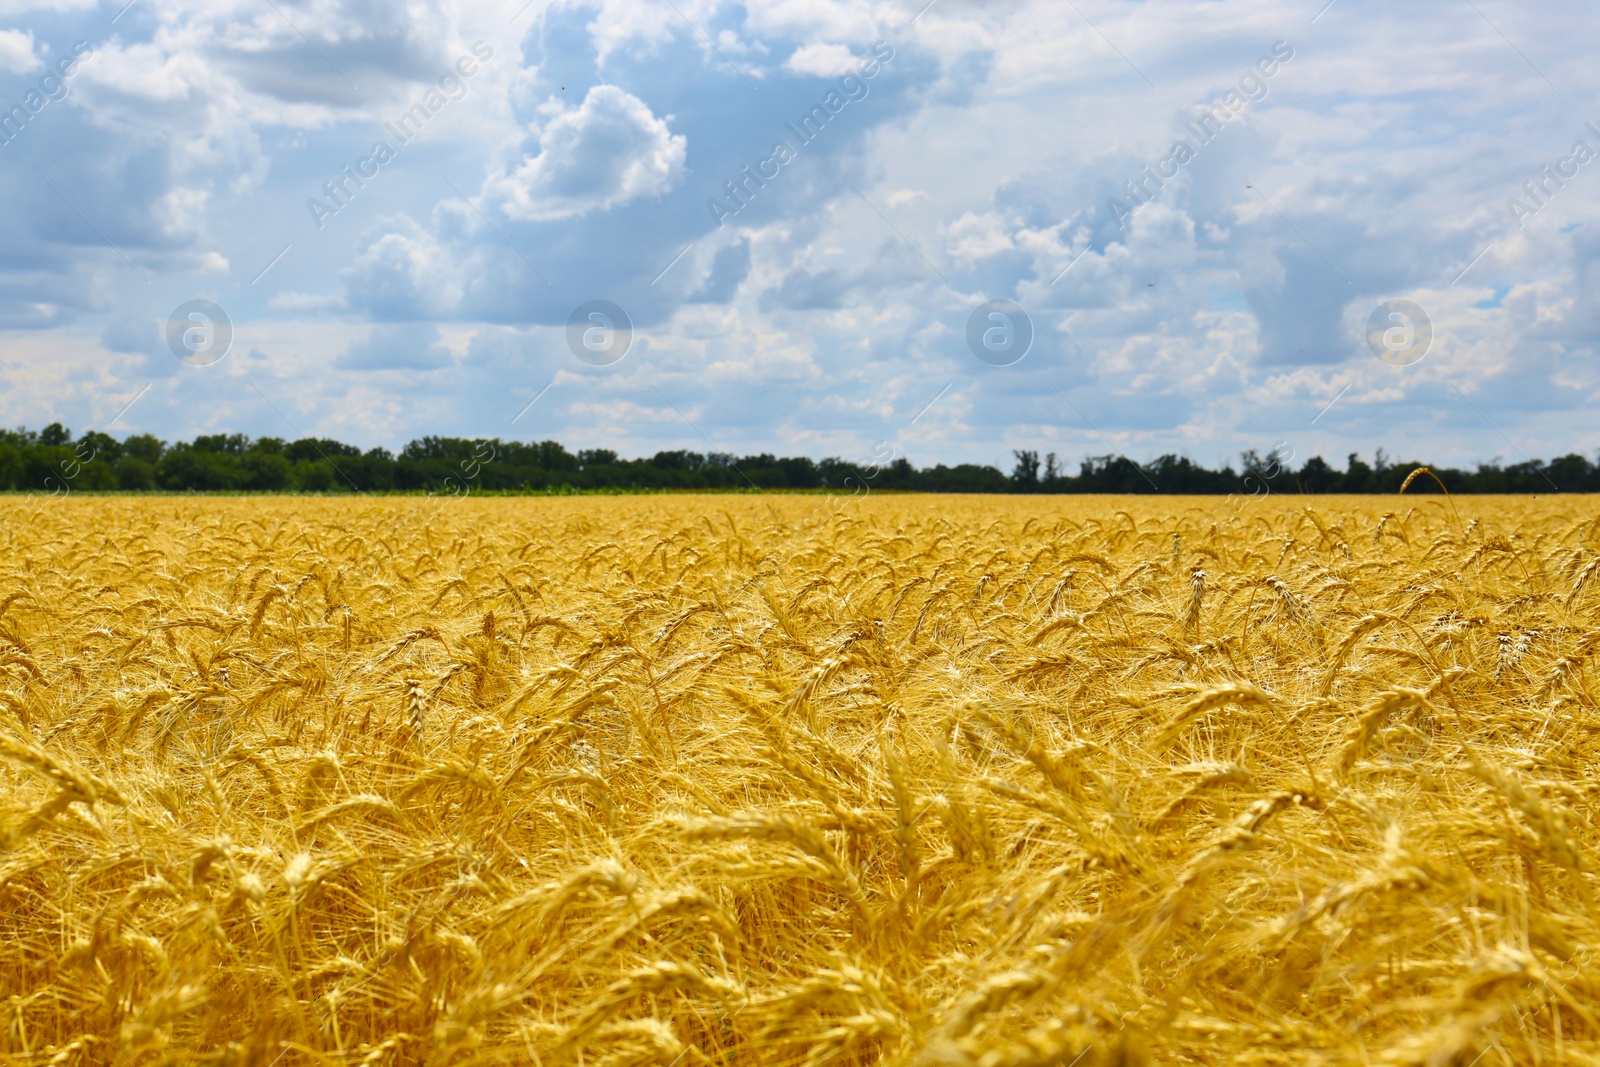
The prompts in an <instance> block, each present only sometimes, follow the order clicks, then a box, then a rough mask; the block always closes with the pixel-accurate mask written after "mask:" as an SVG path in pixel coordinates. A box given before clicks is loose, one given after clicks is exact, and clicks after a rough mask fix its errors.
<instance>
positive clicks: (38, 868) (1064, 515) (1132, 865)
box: [0, 495, 1600, 1067]
mask: <svg viewBox="0 0 1600 1067" xmlns="http://www.w3.org/2000/svg"><path fill="white" fill-rule="evenodd" d="M1456 509H1459V511H1457V510H1456ZM1597 516H1600V513H1597V511H1596V508H1595V505H1594V504H1593V502H1592V501H1591V500H1590V499H1588V498H1583V497H1549V498H1538V499H1529V498H1520V499H1506V498H1484V497H1475V498H1468V499H1464V500H1463V499H1458V500H1457V501H1456V503H1455V508H1452V507H1451V506H1449V505H1448V504H1447V503H1446V501H1445V500H1444V499H1443V498H1442V497H1425V498H1413V497H1405V498H1395V497H1386V498H1381V499H1380V498H1372V497H1365V498H1308V497H1280V496H1272V497H1268V498H1265V499H1260V500H1254V501H1241V500H1238V499H1234V500H1230V501H1227V502H1224V501H1223V500H1222V499H1221V498H1206V499H1198V498H1191V499H1174V498H1166V499H1151V498H1144V499H1133V498H1115V497H1098V498H1087V499H1086V498H1028V497H1012V498H1004V499H997V498H970V497H969V498H952V497H889V496H878V495H874V496H871V497H868V498H863V499H857V500H831V501H828V500H824V499H822V498H820V497H783V496H777V497H755V496H737V497H735V496H728V497H671V498H666V497H633V498H603V499H597V498H579V499H506V500H476V499H471V498H467V499H447V500H440V499H419V498H411V499H343V500H338V499H291V498H272V499H193V498H189V499H184V498H170V497H169V498H150V499H143V500H134V499H87V498H86V499H79V498H70V497H69V498H66V499H61V500H54V501H44V502H38V501H24V500H21V499H20V498H11V499H9V500H7V501H6V502H5V505H4V517H3V518H0V541H3V549H0V573H3V584H0V604H3V607H0V753H3V755H4V757H5V759H4V763H3V766H0V782H3V789H0V803H3V808H0V849H3V851H0V1007H3V1013H4V1015H3V1019H0V1060H3V1061H4V1062H7V1063H15V1064H47V1063H49V1064H77V1063H97V1064H125V1065H127V1064H153V1063H158V1062H186V1063H187V1062H210V1063H217V1064H240V1065H243V1064H252V1065H259V1067H267V1065H269V1064H274V1063H276V1064H283V1065H289V1064H337V1065H344V1064H350V1065H354V1064H392V1063H424V1062H427V1063H447V1062H448V1063H506V1064H510V1063H516V1064H526V1063H538V1064H567V1063H571V1064H584V1065H599V1064H623V1063H660V1064H681V1065H690V1064H698V1063H707V1062H709V1063H718V1064H724V1063H726V1064H735V1063H737V1064H791V1063H792V1064H802V1063H803V1064H813V1065H822V1064H830V1063H838V1064H865V1063H890V1064H905V1065H910V1064H926V1065H934V1064H938V1065H974V1067H977V1065H982V1067H1013V1065H1014V1067H1022V1065H1025V1064H1061V1065H1066V1064H1071V1063H1077V1064H1080V1065H1083V1067H1090V1065H1095V1064H1110V1063H1144V1062H1149V1063H1205V1064H1217V1065H1222V1064H1257V1063H1261V1064H1265V1063H1307V1064H1309V1063H1317V1064H1352V1065H1353V1064H1416V1065H1424V1064H1430V1065H1448V1064H1455V1065H1460V1067H1465V1065H1467V1064H1470V1063H1474V1062H1476V1063H1481V1064H1552V1065H1553V1064H1563V1063H1566V1064H1584V1063H1588V1064H1594V1063H1600V1018H1597V1016H1600V910H1597V904H1596V894H1597V892H1600V883H1597V881H1596V878H1595V873H1594V872H1595V864H1596V858H1597V852H1596V846H1597V845H1600V831H1597V829H1596V823H1597V822H1600V804H1597V799H1600V797H1597V793H1600V747H1597V730H1600V711H1597V707H1596V701H1595V696H1594V693H1595V682H1594V680H1593V671H1594V664H1593V662H1592V661H1593V659H1594V658H1595V657H1594V653H1595V651H1596V649H1597V647H1600V618H1597V613H1600V576H1597V574H1596V572H1597V570H1600V554H1597V553H1600V517H1597Z"/></svg>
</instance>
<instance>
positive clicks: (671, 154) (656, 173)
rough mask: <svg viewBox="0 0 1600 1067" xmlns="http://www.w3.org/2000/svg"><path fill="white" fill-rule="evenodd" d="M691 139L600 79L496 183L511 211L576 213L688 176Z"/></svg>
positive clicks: (528, 216) (661, 189) (519, 215)
mask: <svg viewBox="0 0 1600 1067" xmlns="http://www.w3.org/2000/svg"><path fill="white" fill-rule="evenodd" d="M686 153H687V141H686V139H685V138H684V137H683V136H682V135H679V134H674V133H673V132H672V131H671V130H670V129H669V128H668V126H667V123H666V122H665V121H664V120H662V119H659V118H657V117H656V116H655V115H654V114H652V113H651V111H650V108H649V107H647V106H646V105H645V103H644V101H642V100H640V99H639V98H638V97H636V96H634V95H633V94H632V93H628V92H625V91H623V90H622V89H620V88H618V87H617V86H615V85H597V86H595V87H593V88H592V89H590V90H589V92H588V93H587V94H586V95H585V96H584V98H583V103H582V104H580V105H579V106H578V107H576V108H571V109H559V110H558V111H557V112H556V114H555V115H554V116H553V117H551V118H548V119H547V120H546V121H545V122H544V125H543V128H542V129H540V130H539V132H538V137H537V151H536V152H534V153H533V154H531V155H528V156H525V157H523V158H522V159H520V160H518V161H517V162H515V164H514V165H513V166H512V168H511V169H510V172H509V173H506V174H503V175H501V176H500V177H499V178H497V179H495V180H494V181H493V182H492V183H491V189H492V191H493V193H494V194H495V196H496V197H497V198H498V200H499V202H500V207H501V210H502V211H504V212H505V214H506V216H507V217H509V218H513V219H519V220H523V221H540V222H546V221H552V220H557V219H568V218H576V217H579V216H583V215H587V214H589V213H590V212H592V211H605V210H608V209H610V208H613V207H616V206H618V205H620V204H626V203H628V202H629V201H632V200H636V199H638V198H640V197H645V196H660V195H661V194H662V193H665V192H667V191H669V190H670V189H672V188H673V187H674V186H676V185H677V184H678V183H679V182H680V181H682V179H683V174H684V158H685V155H686Z"/></svg>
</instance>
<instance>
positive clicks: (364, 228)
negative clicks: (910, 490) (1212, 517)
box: [0, 0, 1600, 468]
mask: <svg viewBox="0 0 1600 1067" xmlns="http://www.w3.org/2000/svg"><path fill="white" fill-rule="evenodd" d="M125 2H126V0H111V2H99V0H0V108H4V109H6V112H7V114H6V115H4V116H0V117H3V118H4V120H5V124H4V126H3V127H0V133H3V136H4V138H5V141H4V143H3V144H0V187H3V194H4V201H3V202H4V204H5V205H6V210H5V211H4V212H3V213H0V382H3V386H0V390H3V391H0V422H4V423H5V424H7V425H28V426H31V427H34V428H38V427H40V426H42V425H44V424H45V423H47V422H50V421H57V420H59V421H61V422H64V423H66V424H67V425H68V426H69V427H71V428H72V429H74V430H75V431H78V430H83V429H88V428H100V429H108V430H110V431H111V432H113V433H115V434H118V435H119V436H120V435H123V434H127V433H138V432H153V433H156V434H158V435H161V436H163V437H166V438H168V439H172V438H186V437H189V436H192V435H194V434H196V433H202V432H222V431H229V432H231V431H242V432H245V433H248V434H251V435H254V436H262V435H272V436H280V437H296V436H302V435H318V436H324V435H325V436H332V437H337V438H341V439H343V440H346V441H350V442H353V443H358V444H361V445H366V446H370V445H388V446H390V447H393V446H396V445H398V444H402V443H404V442H405V441H407V440H409V439H412V438H414V437H418V436H421V435H423V434H430V433H432V434H451V435H460V436H484V437H503V438H513V437H514V438H521V439H544V438H555V439H558V440H561V441H563V442H565V443H566V444H568V445H569V446H570V447H573V448H579V447H613V448H617V449H618V450H619V451H621V452H623V453H624V454H627V455H637V454H648V453H650V452H653V451H655V450H657V449H660V448H680V447H687V448H692V449H696V450H700V451H706V450H710V449H713V448H714V449H717V450H727V451H735V452H740V453H745V452H752V451H773V452H778V453H785V454H795V453H804V454H810V455H813V456H822V455H841V456H845V457H848V458H865V457H871V456H873V455H874V454H877V455H880V456H881V455H882V454H883V450H884V449H885V448H892V449H893V450H894V451H895V452H897V453H899V454H906V455H909V456H910V457H911V458H912V460H913V461H915V462H917V463H919V464H924V465H925V464H929V463H932V462H936V461H937V462H980V463H992V464H995V465H998V466H1002V467H1005V468H1009V466H1010V458H1009V452H1010V450H1011V449H1013V448H1020V447H1033V448H1038V449H1040V450H1041V451H1052V450H1053V451H1056V452H1059V453H1061V454H1062V455H1063V456H1064V457H1066V458H1068V460H1069V461H1075V460H1076V459H1078V458H1080V457H1082V456H1084V455H1087V454H1102V453H1107V452H1110V451H1112V450H1113V449H1115V450H1118V451H1122V452H1124V453H1126V454H1128V455H1130V456H1132V457H1134V458H1136V459H1140V460H1143V459H1147V458H1149V457H1152V456H1154V455H1157V454H1160V453H1163V452H1169V451H1171V452H1179V453H1182V454H1186V455H1189V456H1191V457H1193V458H1194V459H1196V460H1198V461H1200V462H1204V463H1207V464H1215V463H1218V462H1220V461H1222V460H1225V459H1228V458H1230V457H1232V456H1234V455H1235V454H1236V453H1237V452H1238V451H1239V450H1240V449H1243V448H1249V447H1255V448H1258V449H1261V450H1263V451H1265V450H1266V449H1267V448H1270V447H1272V446H1273V445H1275V444H1277V443H1278V442H1283V443H1284V445H1285V447H1287V448H1290V449H1293V450H1294V452H1295V454H1296V455H1297V456H1298V457H1300V458H1302V459H1303V458H1306V457H1309V456H1310V455H1312V454H1316V453H1320V454H1322V455H1324V456H1327V457H1329V458H1330V459H1334V460H1335V461H1336V462H1337V464H1338V465H1340V466H1342V465H1343V463H1342V461H1343V457H1344V455H1345V454H1346V453H1348V452H1352V451H1355V452H1361V453H1363V454H1364V455H1370V454H1371V453H1372V451H1373V450H1374V449H1375V448H1377V447H1380V446H1381V447H1385V448H1386V449H1387V450H1388V451H1389V453H1390V454H1391V455H1402V456H1406V457H1413V458H1419V459H1426V460H1432V461H1435V462H1454V463H1465V462H1472V461H1479V460H1492V459H1495V458H1499V459H1500V460H1502V461H1503V462H1517V461H1519V460H1520V459H1522V458H1524V457H1525V456H1527V457H1533V456H1537V457H1544V458H1548V457H1551V456H1554V455H1557V454H1560V453H1564V452H1568V451H1575V450H1576V451H1584V452H1592V451H1593V450H1595V449H1596V448H1597V447H1600V425H1597V422H1596V420H1595V419H1594V418H1593V415H1592V412H1593V404H1594V401H1595V399H1596V392H1597V389H1600V374H1597V368H1596V357H1595V353H1596V343H1597V339H1600V317H1597V314H1596V305H1595V297H1596V294H1597V290H1600V270H1597V263H1600V133H1597V132H1594V131H1595V130H1600V104H1596V103H1594V101H1595V99H1596V96H1595V92H1594V90H1595V88H1596V84H1595V83H1596V82H1597V81H1600V72H1597V70H1596V68H1595V66H1594V63H1593V61H1592V57H1591V55H1590V52H1591V48H1592V42H1593V41H1594V40H1595V38H1596V33H1597V31H1600V12H1597V11H1595V10H1593V9H1592V8H1589V7H1588V6H1586V5H1574V4H1555V3H1545V4H1538V5H1527V4H1519V3H1513V2H1511V0H1416V2H1413V3H1408V4H1403V5H1402V4H1377V3H1373V2H1371V0H1334V2H1333V3H1332V4H1331V5H1327V6H1324V5H1325V4H1326V0H1305V2H1302V0H1292V2H1275V3H1268V2H1258V0H1223V2H1218V0H1142V2H1137V3H1135V2H1127V0H1015V2H1010V3H1005V4H983V3H975V2H972V0H934V2H933V3H932V4H930V5H928V6H926V7H924V6H923V5H924V3H926V0H744V2H743V3H734V2H722V0H578V2H550V0H532V2H531V3H526V0H507V2H504V3H501V2H497V0H485V2H482V3H477V2H471V0H459V2H450V0H411V2H409V3H405V4H399V3H395V2H393V0H207V2H205V3H193V2H191V3H178V2H174V0H134V2H133V3H132V4H129V5H128V6H126V7H124V6H123V5H124V3H125ZM524 5H526V6H524ZM808 116H809V122H806V121H803V120H805V119H806V118H807V117H808ZM1591 122H1592V123H1594V124H1595V126H1594V130H1591V129H1590V128H1589V127H1588V126H1587V125H1586V124H1587V123H1591ZM1580 142H1582V143H1583V144H1582V147H1581V148H1580V145H1579V143H1580ZM1180 145H1181V146H1182V148H1181V150H1180V149H1179V146H1180ZM195 301H205V302H209V304H195V303H193V302H195ZM595 301H605V302H608V303H606V304H598V305H597V304H595V303H594V302H595ZM995 301H1000V302H1009V303H1001V304H991V302H995ZM1387 301H1409V302H1410V304H1409V305H1406V304H1402V305H1387V304H1386V303H1385V302H1387ZM211 305H215V306H216V307H218V308H220V309H221V312H222V314H223V315H225V316H226V323H223V322H222V321H221V320H220V318H219V316H218V315H216V314H215V313H212V312H210V311H209V310H208V309H209V307H210V306H211ZM1380 305H1382V306H1381V307H1380ZM1411 305H1414V306H1415V308H1416V309H1420V312H1421V315H1420V316H1419V315H1418V314H1417V313H1416V312H1415V311H1412V310H1408V309H1409V308H1410V307H1411ZM196 307H198V308H200V309H201V310H200V312H198V314H200V315H201V316H202V317H200V318H195V319H190V318H189V317H188V315H189V309H193V308H196ZM612 308H617V309H620V310H621V312H622V313H623V315H625V316H626V320H625V321H623V320H622V319H620V318H618V317H617V316H616V315H615V313H614V312H613V311H612V310H611V309H612ZM596 309H598V310H596ZM591 312H593V313H595V314H599V315H601V316H602V317H601V318H599V319H590V318H589V315H590V313H591ZM1391 312H1393V313H1395V314H1398V315H1399V316H1400V317H1398V318H1391V317H1389V315H1390V314H1391ZM175 313H176V314H177V318H176V319H175V320H174V314H175ZM575 313H576V325H573V322H574V318H575ZM1375 313H1376V315H1377V319H1376V326H1375V327H1373V328H1369V322H1371V321H1373V320H1374V315H1375ZM607 316H609V317H607ZM993 316H998V317H993ZM169 322H174V323H175V325H172V326H170V327H169ZM629 325H631V336H630V335H629V333H628V330H627V327H628V326H629ZM230 331H231V337H229V336H228V334H229V333H230ZM1030 334H1031V341H1029V340H1028V339H1029V335H1030ZM625 338H626V339H627V347H626V350H625V352H623V350H622V342H623V340H624V339H625ZM224 340H226V343H227V348H226V352H225V354H224V353H222V352H221V343H222V342H223V341H224ZM1019 342H1027V349H1026V352H1025V353H1021V352H1020V344H1019ZM986 343H987V344H988V346H989V347H987V348H986V347H985V344H986ZM1424 343H1425V352H1424V351H1423V347H1424ZM586 345H587V347H586ZM175 353H177V354H175ZM219 354H220V355H221V358H220V359H217V358H216V356H217V355H219ZM617 354H621V358H620V359H617V360H615V361H611V360H612V357H613V356H615V355H617ZM1019 354H1020V355H1021V358H1020V359H1017V358H1016V357H1017V356H1018V355H1019ZM1380 355H1381V356H1384V357H1385V358H1382V359H1380V358H1379V356H1380ZM180 356H182V357H183V358H179V357H180ZM580 357H584V358H580ZM980 357H982V358H980ZM1418 357H1420V358H1418ZM1001 364H1003V365H1001ZM1395 364H1401V365H1395ZM130 401H131V402H132V403H131V406H130ZM530 402H531V405H530Z"/></svg>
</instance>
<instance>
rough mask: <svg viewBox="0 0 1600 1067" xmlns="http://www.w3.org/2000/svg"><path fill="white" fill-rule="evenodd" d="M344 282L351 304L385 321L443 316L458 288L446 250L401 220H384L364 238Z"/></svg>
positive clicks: (454, 305)
mask: <svg viewBox="0 0 1600 1067" xmlns="http://www.w3.org/2000/svg"><path fill="white" fill-rule="evenodd" d="M344 280H345V286H346V291H347V293H348V299H349V301H350V303H351V304H352V305H354V306H355V307H358V308H361V309H363V310H365V311H366V312H367V313H368V314H370V315H372V316H373V317H374V318H377V319H381V320H387V321H391V322H407V321H414V320H417V319H428V318H435V317H449V316H450V315H452V314H454V312H455V310H456V308H457V306H458V305H459V304H460V302H461V293H462V289H463V283H462V276H461V273H460V271H459V270H458V269H457V265H456V263H455V262H454V260H453V259H452V257H451V255H450V253H449V251H448V250H447V249H446V248H445V247H444V245H443V244H441V243H440V242H439V241H438V239H437V238H435V237H434V236H433V235H432V234H430V233H428V231H427V230H425V229H423V227H422V226H420V225H418V224H417V222H416V221H415V220H413V219H411V218H409V217H406V216H401V217H399V218H396V219H387V220H384V222H383V223H382V224H381V225H380V226H379V228H378V229H377V230H376V231H375V232H374V233H372V234H370V235H369V236H368V237H367V239H366V240H365V241H364V247H363V249H362V251H361V254H360V255H359V256H357V257H356V261H355V263H354V264H353V265H352V266H351V267H350V268H349V269H348V270H346V271H345V272H344Z"/></svg>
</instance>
